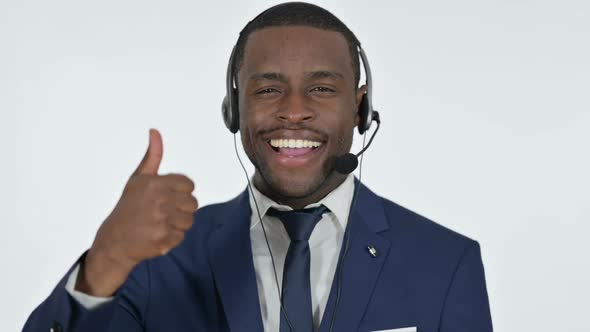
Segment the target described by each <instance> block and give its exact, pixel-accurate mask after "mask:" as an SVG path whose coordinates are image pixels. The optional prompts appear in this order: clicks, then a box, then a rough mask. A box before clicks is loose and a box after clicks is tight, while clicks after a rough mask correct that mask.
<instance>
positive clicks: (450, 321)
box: [440, 242, 493, 332]
mask: <svg viewBox="0 0 590 332" xmlns="http://www.w3.org/2000/svg"><path fill="white" fill-rule="evenodd" d="M492 330H493V329H492V318H491V315H490V307H489V301H488V293H487V290H486V281H485V273H484V268H483V263H482V260H481V253H480V248H479V244H478V243H477V242H475V243H474V244H473V245H471V246H470V247H469V248H467V249H466V250H465V252H464V253H463V257H462V258H461V260H460V262H459V264H458V266H457V269H456V271H455V274H454V276H453V280H452V281H451V284H450V286H449V290H448V293H447V296H446V299H445V305H444V308H443V312H442V317H441V324H440V332H472V331H478V332H491V331H492Z"/></svg>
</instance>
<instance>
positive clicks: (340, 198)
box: [248, 174, 354, 229]
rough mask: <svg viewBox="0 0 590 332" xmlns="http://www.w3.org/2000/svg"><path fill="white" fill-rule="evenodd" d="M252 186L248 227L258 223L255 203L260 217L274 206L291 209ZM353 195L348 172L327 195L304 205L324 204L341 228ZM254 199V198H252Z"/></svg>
mask: <svg viewBox="0 0 590 332" xmlns="http://www.w3.org/2000/svg"><path fill="white" fill-rule="evenodd" d="M251 187H252V193H253V195H248V196H249V201H250V209H251V210H252V213H253V214H254V215H253V216H252V217H253V218H251V223H250V229H252V228H254V227H255V226H256V225H257V224H259V223H260V218H258V215H257V212H256V204H258V211H259V212H260V217H262V218H264V215H265V214H266V211H268V209H270V208H271V207H273V208H276V209H277V210H285V211H289V210H293V209H292V208H291V207H290V206H287V205H281V204H279V203H277V202H275V201H273V200H272V199H271V198H269V197H267V196H265V195H264V194H263V193H261V192H260V191H259V190H258V189H257V188H256V186H251ZM353 195H354V175H352V174H349V175H348V176H347V177H346V179H345V180H344V181H343V182H342V183H341V184H340V185H339V186H338V187H336V188H335V189H334V190H332V191H331V192H330V193H329V194H328V195H326V196H325V197H324V198H322V199H321V200H320V201H319V202H316V203H312V204H309V205H307V206H305V207H306V208H310V207H317V206H320V205H322V204H323V205H325V206H326V207H327V208H328V209H330V212H331V213H333V214H334V216H335V217H336V220H337V221H338V223H339V224H340V226H341V227H342V229H346V223H347V222H348V214H349V213H350V204H351V203H352V196H353ZM253 197H254V198H256V200H254V198H253Z"/></svg>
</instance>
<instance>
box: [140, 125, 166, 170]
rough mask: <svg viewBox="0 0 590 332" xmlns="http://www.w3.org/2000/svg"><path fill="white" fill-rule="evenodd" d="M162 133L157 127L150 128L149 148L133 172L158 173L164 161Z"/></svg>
mask: <svg viewBox="0 0 590 332" xmlns="http://www.w3.org/2000/svg"><path fill="white" fill-rule="evenodd" d="M163 148H164V147H163V143H162V135H160V132H159V131H158V130H157V129H150V142H149V145H148V149H147V151H146V152H145V155H144V156H143V159H142V160H141V162H140V163H139V166H137V168H136V169H135V171H134V172H133V175H140V174H145V175H157V174H158V169H159V168H160V162H161V161H162V154H163Z"/></svg>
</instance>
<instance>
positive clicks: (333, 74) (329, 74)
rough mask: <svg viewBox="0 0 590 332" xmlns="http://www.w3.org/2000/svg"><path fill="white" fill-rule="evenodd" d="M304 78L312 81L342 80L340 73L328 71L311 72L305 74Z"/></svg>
mask: <svg viewBox="0 0 590 332" xmlns="http://www.w3.org/2000/svg"><path fill="white" fill-rule="evenodd" d="M305 76H306V78H307V79H308V80H314V79H322V78H329V79H333V80H336V79H343V78H344V75H342V74H341V73H339V72H337V71H330V70H317V71H312V72H308V73H306V74H305Z"/></svg>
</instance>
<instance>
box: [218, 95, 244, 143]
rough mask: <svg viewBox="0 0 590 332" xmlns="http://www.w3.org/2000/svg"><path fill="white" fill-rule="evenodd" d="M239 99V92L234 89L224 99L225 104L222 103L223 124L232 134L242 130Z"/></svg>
mask: <svg viewBox="0 0 590 332" xmlns="http://www.w3.org/2000/svg"><path fill="white" fill-rule="evenodd" d="M237 97H238V96H237V90H236V89H232V91H231V92H230V93H229V94H228V95H227V96H225V98H223V103H221V115H222V116H223V122H224V123H225V126H226V127H227V129H229V131H230V132H231V133H232V134H235V133H237V132H238V131H239V130H240V112H239V110H238V105H237V100H238V98H237Z"/></svg>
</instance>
